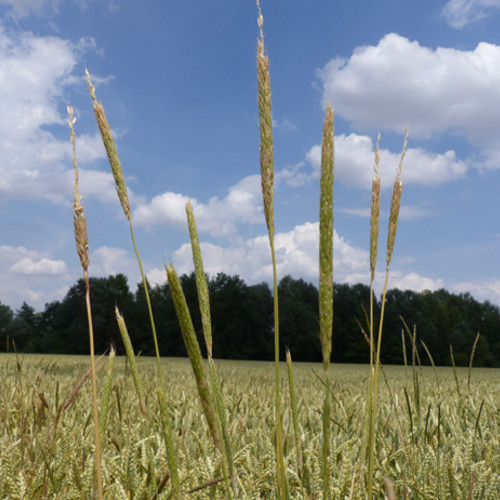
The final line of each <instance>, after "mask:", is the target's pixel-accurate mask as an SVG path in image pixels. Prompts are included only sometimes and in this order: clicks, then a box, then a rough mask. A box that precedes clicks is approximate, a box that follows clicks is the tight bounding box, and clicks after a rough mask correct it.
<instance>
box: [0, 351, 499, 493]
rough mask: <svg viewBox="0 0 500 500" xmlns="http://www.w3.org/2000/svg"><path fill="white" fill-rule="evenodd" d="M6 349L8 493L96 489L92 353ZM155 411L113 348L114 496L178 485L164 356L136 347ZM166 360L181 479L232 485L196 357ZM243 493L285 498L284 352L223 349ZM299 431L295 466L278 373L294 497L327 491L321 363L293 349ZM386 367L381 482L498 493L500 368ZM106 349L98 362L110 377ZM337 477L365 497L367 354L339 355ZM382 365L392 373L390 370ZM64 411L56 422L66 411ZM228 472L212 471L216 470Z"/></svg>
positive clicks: (108, 482) (333, 456)
mask: <svg viewBox="0 0 500 500" xmlns="http://www.w3.org/2000/svg"><path fill="white" fill-rule="evenodd" d="M19 363H20V366H21V368H20V369H19V368H18V364H17V361H16V357H15V356H14V355H12V354H4V355H0V377H1V380H2V389H1V393H0V422H1V425H0V498H12V499H14V498H30V499H37V498H44V497H48V498H91V495H92V491H93V474H92V469H93V450H94V443H93V432H92V418H91V415H92V391H91V384H90V379H89V378H87V380H86V381H85V382H84V383H83V385H82V386H81V388H80V389H79V391H78V392H77V394H76V396H75V397H74V399H73V400H72V401H71V403H70V404H69V406H68V407H67V408H66V409H65V410H63V407H64V405H65V403H66V402H67V401H68V398H69V397H70V396H71V394H72V393H73V392H74V390H75V388H76V387H77V386H78V384H79V382H80V381H81V380H82V379H83V378H84V377H85V375H86V373H87V371H88V357H83V356H82V357H78V356H52V355H51V356H49V355H47V356H41V355H39V356H37V355H22V356H19ZM137 364H138V369H139V373H140V376H141V381H142V384H143V388H144V394H145V406H146V415H147V417H145V416H144V414H143V413H142V412H141V410H140V405H139V403H138V400H137V392H136V389H135V386H134V381H133V378H132V376H131V373H130V368H129V367H127V364H126V362H125V358H124V357H117V358H116V360H115V371H114V379H113V389H112V395H111V398H110V403H109V413H108V416H107V417H108V419H107V426H106V433H105V435H104V436H101V439H102V449H101V452H102V469H103V470H102V472H103V482H104V495H105V498H109V499H114V498H117V499H118V498H154V495H155V494H157V489H158V488H159V487H160V485H161V484H162V482H164V481H165V480H166V482H165V486H164V487H163V489H162V491H161V493H160V494H159V495H158V497H157V498H169V494H170V492H171V485H170V482H169V478H168V465H167V461H166V452H165V445H164V441H163V438H162V426H161V422H160V420H159V415H158V403H157V400H156V397H155V394H156V381H157V377H156V373H157V372H156V369H157V367H156V361H155V360H154V359H153V358H138V360H137ZM162 364H164V367H163V368H164V372H165V373H168V389H167V392H168V397H169V401H170V407H169V412H170V416H171V421H172V426H173V429H175V434H176V435H175V440H176V447H177V452H178V458H179V476H180V481H181V488H182V491H183V492H188V491H191V490H194V489H195V488H198V487H200V486H204V487H203V488H202V489H200V490H197V491H195V492H194V493H192V495H191V498H225V487H224V482H223V481H222V478H223V474H222V471H221V470H220V467H221V466H220V460H219V458H218V456H217V451H216V450H215V449H214V446H213V444H212V441H211V438H210V433H209V430H208V426H207V425H206V422H205V421H204V420H203V419H201V418H200V415H202V413H203V411H202V409H201V405H200V403H199V398H198V397H197V388H196V384H195V382H194V380H193V377H192V374H191V368H190V365H189V361H188V360H187V359H162ZM217 365H218V369H219V373H220V377H221V380H222V384H223V392H224V402H225V406H226V411H227V420H228V425H229V433H230V436H231V438H232V442H233V446H234V462H235V469H236V471H237V473H238V474H239V475H238V481H239V493H240V495H239V497H240V498H275V497H276V481H275V443H274V439H273V436H274V432H275V418H274V417H275V415H274V413H275V409H274V398H275V385H274V384H275V380H274V369H273V368H274V364H273V363H264V362H262V363H260V362H241V361H240V362H237V361H218V362H217ZM293 367H294V382H295V393H296V399H297V413H298V422H299V435H300V439H301V444H302V453H303V472H302V476H301V477H302V480H301V479H300V478H299V477H298V475H297V473H296V471H297V464H296V452H295V450H296V445H295V435H294V429H293V425H292V413H291V409H290V401H289V396H288V390H287V375H286V369H285V368H283V379H282V381H281V385H282V388H281V391H280V392H281V394H282V401H281V407H282V413H283V448H284V459H285V464H286V467H287V475H288V481H289V488H290V495H291V497H292V498H311V499H312V498H319V497H320V496H321V493H322V481H321V448H322V446H321V439H322V433H321V429H322V408H323V401H324V392H323V390H322V389H321V384H320V383H319V382H318V376H321V375H322V366H321V364H308V363H294V365H293ZM416 372H417V376H418V378H419V391H418V393H417V392H416V391H415V389H414V387H415V384H414V373H413V368H412V367H407V368H405V367H386V368H385V370H384V374H385V375H386V376H387V382H388V387H389V388H390V391H389V390H388V388H387V385H385V383H382V384H381V387H380V392H379V394H378V408H379V431H378V433H377V437H376V451H375V465H376V466H375V477H374V493H375V496H376V498H383V497H384V489H383V482H384V478H388V479H389V480H390V481H391V482H392V483H393V485H394V488H395V491H396V496H397V498H418V499H441V498H460V499H462V498H471V499H479V498H486V499H488V498H491V499H497V498H498V497H499V495H500V442H499V440H500V433H499V425H500V410H499V408H500V371H499V370H493V369H473V370H472V377H471V383H470V388H468V375H469V372H468V369H467V368H464V369H461V368H457V369H456V372H457V378H458V381H459V384H460V394H459V393H458V392H457V386H456V382H455V377H454V373H453V369H452V368H435V369H433V368H431V367H429V368H426V367H424V368H422V369H417V370H416ZM106 373H107V362H106V360H102V361H101V363H100V364H99V366H98V368H97V377H98V383H99V387H103V385H104V383H105V379H106ZM331 375H332V376H331V380H332V394H331V396H332V397H331V407H330V417H331V422H330V424H331V425H330V438H329V439H330V442H329V444H330V456H329V460H330V463H329V468H330V471H331V478H330V491H331V493H332V495H333V496H334V497H335V498H366V485H365V484H363V481H364V479H363V477H364V476H363V474H362V472H361V471H362V469H363V467H365V458H364V456H363V453H364V452H363V447H362V439H361V436H362V433H363V428H364V419H365V417H366V411H365V404H366V384H367V380H368V367H367V366H355V365H335V366H334V367H332V368H331ZM382 378H383V377H382ZM56 422H57V425H56ZM217 479H220V481H218V482H216V483H215V484H211V483H213V482H214V480H217Z"/></svg>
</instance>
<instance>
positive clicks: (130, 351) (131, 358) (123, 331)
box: [115, 306, 146, 415]
mask: <svg viewBox="0 0 500 500" xmlns="http://www.w3.org/2000/svg"><path fill="white" fill-rule="evenodd" d="M115 315H116V322H117V323H118V329H119V330H120V335H121V337H122V341H123V345H124V346H125V354H126V355H127V359H128V362H129V363H130V369H131V371H132V378H133V380H134V385H135V391H136V393H137V399H138V400H139V407H140V409H141V413H142V414H143V415H146V408H145V406H144V393H143V391H142V384H141V379H140V378H139V370H138V369H137V362H136V360H135V354H134V348H133V347H132V342H131V340H130V336H129V334H128V330H127V325H126V324H125V320H124V319H123V316H122V314H121V312H120V310H119V309H118V307H117V306H115Z"/></svg>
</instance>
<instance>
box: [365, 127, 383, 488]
mask: <svg viewBox="0 0 500 500" xmlns="http://www.w3.org/2000/svg"><path fill="white" fill-rule="evenodd" d="M379 151H380V134H378V137H377V147H376V148H375V166H374V176H373V180H372V201H371V217H370V346H369V347H370V377H369V387H368V390H369V393H368V402H367V416H366V421H367V426H368V431H367V433H366V434H367V436H368V438H367V457H368V490H369V491H370V492H371V490H372V488H373V486H372V478H373V467H374V458H375V455H374V452H375V414H374V398H375V393H374V388H375V387H374V375H375V370H374V352H375V350H374V339H373V332H374V323H375V319H374V303H373V301H374V297H373V281H374V279H375V268H376V265H377V254H378V234H379V221H380V177H379V163H380V153H379ZM366 434H365V435H366Z"/></svg>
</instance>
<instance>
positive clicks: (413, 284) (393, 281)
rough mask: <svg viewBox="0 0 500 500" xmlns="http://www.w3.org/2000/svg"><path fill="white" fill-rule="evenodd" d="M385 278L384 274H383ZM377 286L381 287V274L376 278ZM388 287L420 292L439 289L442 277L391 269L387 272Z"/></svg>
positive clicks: (441, 286)
mask: <svg viewBox="0 0 500 500" xmlns="http://www.w3.org/2000/svg"><path fill="white" fill-rule="evenodd" d="M384 279H385V274H384ZM377 282H378V288H380V289H382V286H383V285H382V275H380V276H378V279H377ZM388 286H389V288H398V289H399V290H415V291H416V292H421V291H422V290H430V291H434V290H439V289H440V288H444V282H443V280H442V279H432V278H426V277H424V276H420V275H419V274H417V273H408V274H404V273H402V272H401V271H398V270H395V271H391V273H390V274H389V284H388Z"/></svg>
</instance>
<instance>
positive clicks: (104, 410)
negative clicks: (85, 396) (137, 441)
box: [99, 347, 116, 438]
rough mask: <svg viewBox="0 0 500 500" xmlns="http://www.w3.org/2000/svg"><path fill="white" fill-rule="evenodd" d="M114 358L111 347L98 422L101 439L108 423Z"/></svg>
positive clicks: (114, 353) (114, 354) (113, 351)
mask: <svg viewBox="0 0 500 500" xmlns="http://www.w3.org/2000/svg"><path fill="white" fill-rule="evenodd" d="M115 356H116V351H115V349H114V348H113V347H111V350H110V351H109V357H108V370H107V373H106V382H105V384H104V390H103V393H102V398H101V412H100V420H99V435H100V437H101V438H103V437H104V436H105V434H106V424H107V421H108V413H109V402H110V398H111V391H112V389H113V370H114V367H115Z"/></svg>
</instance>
